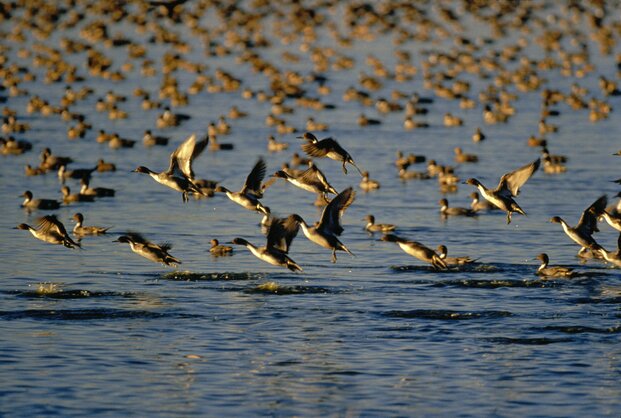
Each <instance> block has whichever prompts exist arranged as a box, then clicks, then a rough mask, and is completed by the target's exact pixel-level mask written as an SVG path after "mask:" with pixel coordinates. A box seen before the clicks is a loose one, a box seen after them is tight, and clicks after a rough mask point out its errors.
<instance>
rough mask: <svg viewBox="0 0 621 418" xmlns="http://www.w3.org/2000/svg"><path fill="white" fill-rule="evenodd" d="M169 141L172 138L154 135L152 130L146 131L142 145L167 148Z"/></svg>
mask: <svg viewBox="0 0 621 418" xmlns="http://www.w3.org/2000/svg"><path fill="white" fill-rule="evenodd" d="M169 140H170V138H169V137H167V136H156V135H153V133H151V130H150V129H147V130H146V131H144V136H143V137H142V143H143V144H144V146H145V147H152V146H154V145H161V146H166V145H168V141H169Z"/></svg>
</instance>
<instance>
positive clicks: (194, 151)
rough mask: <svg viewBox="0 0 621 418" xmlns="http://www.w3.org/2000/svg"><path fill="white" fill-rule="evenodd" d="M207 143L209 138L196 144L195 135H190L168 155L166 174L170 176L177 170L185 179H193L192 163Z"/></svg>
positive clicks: (206, 137)
mask: <svg viewBox="0 0 621 418" xmlns="http://www.w3.org/2000/svg"><path fill="white" fill-rule="evenodd" d="M208 143H209V136H205V138H204V139H202V140H200V141H198V142H197V141H196V134H192V135H190V137H189V138H188V139H186V140H185V141H183V142H182V143H181V145H179V146H178V147H177V149H176V150H174V151H173V153H172V154H170V165H169V167H168V171H167V172H166V173H167V174H169V175H172V174H173V173H174V171H175V170H176V169H179V170H180V171H181V172H182V173H183V175H184V176H185V177H186V178H188V179H190V180H192V179H194V171H193V170H192V161H193V160H194V159H195V158H196V157H198V156H199V155H200V154H201V153H202V152H203V150H204V149H205V148H206V147H207V144H208Z"/></svg>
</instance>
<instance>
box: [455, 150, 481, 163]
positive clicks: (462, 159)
mask: <svg viewBox="0 0 621 418" xmlns="http://www.w3.org/2000/svg"><path fill="white" fill-rule="evenodd" d="M453 151H454V152H455V162H456V163H476V162H478V161H479V157H477V156H476V155H474V154H464V151H463V150H462V149H461V148H460V147H455V148H454V149H453Z"/></svg>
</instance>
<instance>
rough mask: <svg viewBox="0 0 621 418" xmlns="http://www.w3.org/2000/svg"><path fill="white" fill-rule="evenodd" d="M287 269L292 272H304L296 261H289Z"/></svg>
mask: <svg viewBox="0 0 621 418" xmlns="http://www.w3.org/2000/svg"><path fill="white" fill-rule="evenodd" d="M287 268H288V269H289V270H291V271H304V270H302V267H300V266H299V265H298V264H297V263H296V262H295V261H293V260H287Z"/></svg>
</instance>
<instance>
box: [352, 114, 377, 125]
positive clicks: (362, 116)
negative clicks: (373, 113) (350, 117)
mask: <svg viewBox="0 0 621 418" xmlns="http://www.w3.org/2000/svg"><path fill="white" fill-rule="evenodd" d="M381 123H382V121H381V120H379V119H371V118H368V117H367V116H366V115H365V114H364V113H361V114H360V115H359V116H358V126H369V125H380V124H381Z"/></svg>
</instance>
